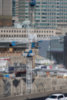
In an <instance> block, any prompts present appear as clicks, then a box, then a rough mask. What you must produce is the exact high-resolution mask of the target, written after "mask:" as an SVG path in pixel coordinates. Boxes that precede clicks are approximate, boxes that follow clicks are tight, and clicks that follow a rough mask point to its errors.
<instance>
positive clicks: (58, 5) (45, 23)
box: [16, 0, 67, 29]
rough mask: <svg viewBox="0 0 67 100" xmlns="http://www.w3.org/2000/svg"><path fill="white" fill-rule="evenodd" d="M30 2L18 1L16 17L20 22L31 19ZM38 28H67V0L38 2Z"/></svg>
mask: <svg viewBox="0 0 67 100" xmlns="http://www.w3.org/2000/svg"><path fill="white" fill-rule="evenodd" d="M29 1H30V0H16V16H17V18H18V20H19V21H20V22H22V21H24V20H25V19H26V18H30V7H29ZM34 23H35V27H36V28H51V29H52V28H53V29H56V28H62V27H66V26H67V0H36V6H35V11H34Z"/></svg>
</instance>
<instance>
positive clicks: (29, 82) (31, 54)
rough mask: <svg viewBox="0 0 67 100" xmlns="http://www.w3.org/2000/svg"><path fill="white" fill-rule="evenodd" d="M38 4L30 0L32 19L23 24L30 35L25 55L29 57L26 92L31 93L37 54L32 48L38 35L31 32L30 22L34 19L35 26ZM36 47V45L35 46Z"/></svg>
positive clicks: (34, 0)
mask: <svg viewBox="0 0 67 100" xmlns="http://www.w3.org/2000/svg"><path fill="white" fill-rule="evenodd" d="M35 5H36V0H30V1H29V6H30V12H31V15H30V21H29V20H25V21H24V22H23V24H22V25H24V26H26V33H27V35H28V41H29V42H28V43H29V47H28V49H27V50H25V52H24V53H23V56H24V57H26V58H27V67H26V92H27V94H28V93H31V90H32V66H33V57H34V56H35V52H33V50H32V45H33V42H34V43H35V42H36V41H37V35H36V34H31V33H30V24H31V19H32V28H34V7H35ZM33 47H34V48H35V45H34V46H33Z"/></svg>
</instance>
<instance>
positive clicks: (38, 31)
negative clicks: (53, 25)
mask: <svg viewBox="0 0 67 100" xmlns="http://www.w3.org/2000/svg"><path fill="white" fill-rule="evenodd" d="M0 32H1V33H2V32H4V33H5V32H7V33H8V32H9V33H10V32H17V33H19V32H20V33H21V32H22V33H24V32H26V31H21V30H9V31H8V30H1V31H0ZM30 32H36V33H40V32H41V33H43V32H45V33H51V32H52V33H53V31H40V30H37V31H30Z"/></svg>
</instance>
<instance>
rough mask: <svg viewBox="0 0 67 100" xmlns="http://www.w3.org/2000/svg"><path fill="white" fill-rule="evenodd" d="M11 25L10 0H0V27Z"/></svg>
mask: <svg viewBox="0 0 67 100" xmlns="http://www.w3.org/2000/svg"><path fill="white" fill-rule="evenodd" d="M4 26H12V0H0V27H4Z"/></svg>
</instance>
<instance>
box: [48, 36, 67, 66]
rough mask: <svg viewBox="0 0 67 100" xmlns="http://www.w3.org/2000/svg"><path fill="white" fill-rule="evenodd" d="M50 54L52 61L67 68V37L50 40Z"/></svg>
mask: <svg viewBox="0 0 67 100" xmlns="http://www.w3.org/2000/svg"><path fill="white" fill-rule="evenodd" d="M49 45H50V48H48V53H49V55H50V59H51V60H55V61H56V62H57V64H64V65H65V67H66V68H67V36H60V37H57V38H56V37H55V38H52V39H51V40H50V43H49Z"/></svg>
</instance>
